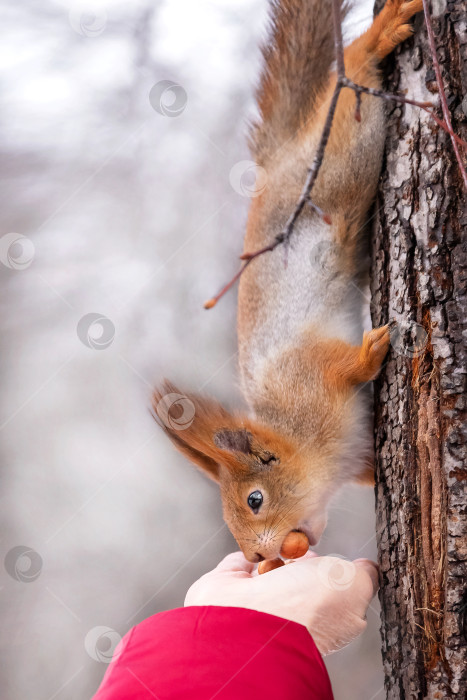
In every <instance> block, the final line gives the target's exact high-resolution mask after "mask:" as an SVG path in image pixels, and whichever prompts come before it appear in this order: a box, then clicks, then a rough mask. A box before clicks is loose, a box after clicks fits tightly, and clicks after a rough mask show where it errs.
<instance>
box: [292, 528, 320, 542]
mask: <svg viewBox="0 0 467 700" xmlns="http://www.w3.org/2000/svg"><path fill="white" fill-rule="evenodd" d="M296 530H297V532H303V533H305V535H306V536H307V537H308V542H309V543H310V547H314V546H315V544H318V540H317V539H316V537H315V536H314V534H313V531H312V530H311V528H310V527H308V525H300V526H299V527H297V528H296Z"/></svg>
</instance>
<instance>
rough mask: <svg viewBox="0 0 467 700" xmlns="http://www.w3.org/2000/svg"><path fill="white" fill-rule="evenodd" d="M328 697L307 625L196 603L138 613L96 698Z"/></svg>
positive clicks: (292, 699)
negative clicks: (139, 618)
mask: <svg viewBox="0 0 467 700" xmlns="http://www.w3.org/2000/svg"><path fill="white" fill-rule="evenodd" d="M151 698H156V699H157V700H186V699H187V698H190V700H238V699H239V698H242V700H259V699H260V698H267V699H268V700H284V698H287V700H333V695H332V690H331V684H330V682H329V677H328V674H327V671H326V669H325V666H324V663H323V660H322V658H321V655H320V653H319V651H318V650H317V648H316V646H315V643H314V642H313V640H312V638H311V636H310V634H309V633H308V630H307V629H306V627H304V626H303V625H299V624H297V623H296V622H289V621H288V620H284V619H283V618H281V617H275V616H274V615H267V614H266V613H260V612H256V611H255V610H247V609H245V608H227V607H216V606H200V607H196V606H193V607H187V608H177V609H176V610H169V611H167V612H162V613H159V614H157V615H153V616H152V617H150V618H148V619H147V620H144V622H141V623H140V624H139V625H137V626H136V627H134V628H133V629H132V630H130V632H129V633H128V634H127V635H126V636H125V637H124V638H123V639H122V641H121V642H120V644H119V646H118V647H117V649H116V650H115V654H114V658H113V660H112V663H111V664H110V666H109V668H108V669H107V672H106V674H105V676H104V680H103V681H102V684H101V686H100V688H99V690H98V691H97V693H96V695H95V696H94V700H151Z"/></svg>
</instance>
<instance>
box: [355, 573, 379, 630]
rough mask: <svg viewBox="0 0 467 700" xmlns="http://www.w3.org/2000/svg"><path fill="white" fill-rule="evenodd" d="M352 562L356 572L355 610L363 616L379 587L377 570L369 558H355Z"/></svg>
mask: <svg viewBox="0 0 467 700" xmlns="http://www.w3.org/2000/svg"><path fill="white" fill-rule="evenodd" d="M354 564H355V568H356V572H357V580H356V582H355V593H356V594H357V599H356V600H355V612H356V613H357V614H358V615H360V616H361V617H362V618H364V617H365V615H366V612H367V610H368V607H369V605H370V603H371V601H372V599H373V597H374V596H375V594H376V591H377V590H378V587H379V570H378V567H377V565H376V564H375V563H374V562H373V561H370V560H369V559H356V560H355V561H354Z"/></svg>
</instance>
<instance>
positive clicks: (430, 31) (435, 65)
mask: <svg viewBox="0 0 467 700" xmlns="http://www.w3.org/2000/svg"><path fill="white" fill-rule="evenodd" d="M422 2H423V12H424V13H425V24H426V31H427V34H428V43H429V44H430V51H431V56H432V59H433V68H434V69H435V75H436V82H437V83H438V89H439V98H440V101H441V107H442V110H443V116H444V121H445V122H446V125H447V131H448V133H449V136H450V137H451V141H452V147H453V149H454V153H455V154H456V158H457V163H458V164H459V170H460V171H461V175H462V179H463V180H464V186H465V188H466V189H467V173H466V171H465V166H464V163H463V161H462V158H461V154H460V153H459V149H458V147H457V138H456V135H455V134H454V131H453V128H452V124H451V115H450V113H449V106H448V101H447V99H446V93H445V92H444V85H443V76H442V75H441V67H440V65H439V61H438V55H437V53H436V43H435V35H434V32H433V25H432V24H431V14H430V7H429V5H428V0H422Z"/></svg>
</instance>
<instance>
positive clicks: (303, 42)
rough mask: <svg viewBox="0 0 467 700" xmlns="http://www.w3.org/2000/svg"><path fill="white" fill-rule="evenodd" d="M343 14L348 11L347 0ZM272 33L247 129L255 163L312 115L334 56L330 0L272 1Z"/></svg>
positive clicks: (292, 133) (265, 51)
mask: <svg viewBox="0 0 467 700" xmlns="http://www.w3.org/2000/svg"><path fill="white" fill-rule="evenodd" d="M342 4H343V5H344V7H343V9H342V17H344V14H345V12H346V7H345V0H342ZM270 27H271V30H270V36H269V39H268V41H267V43H266V44H265V45H264V47H263V57H264V67H263V72H262V76H261V82H260V86H259V89H258V92H257V101H258V107H259V112H260V119H259V121H258V122H257V123H256V124H254V125H253V128H252V131H251V139H250V144H251V149H252V153H253V155H254V156H255V158H256V159H257V161H258V162H259V163H261V162H264V160H265V159H267V157H268V155H270V154H272V153H274V152H275V151H276V150H277V149H278V148H279V147H280V146H281V144H283V143H284V142H285V141H287V140H288V139H290V138H291V137H293V135H294V134H295V133H296V132H297V131H298V129H299V128H300V126H302V125H303V124H304V123H305V122H306V121H307V119H309V118H310V116H311V115H312V114H313V105H314V102H315V99H316V95H317V94H318V93H319V92H320V91H321V89H322V88H323V87H324V85H325V83H326V82H327V80H328V77H329V69H330V67H331V64H332V62H333V61H334V32H333V19H332V6H331V2H330V0H272V2H271V17H270Z"/></svg>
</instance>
